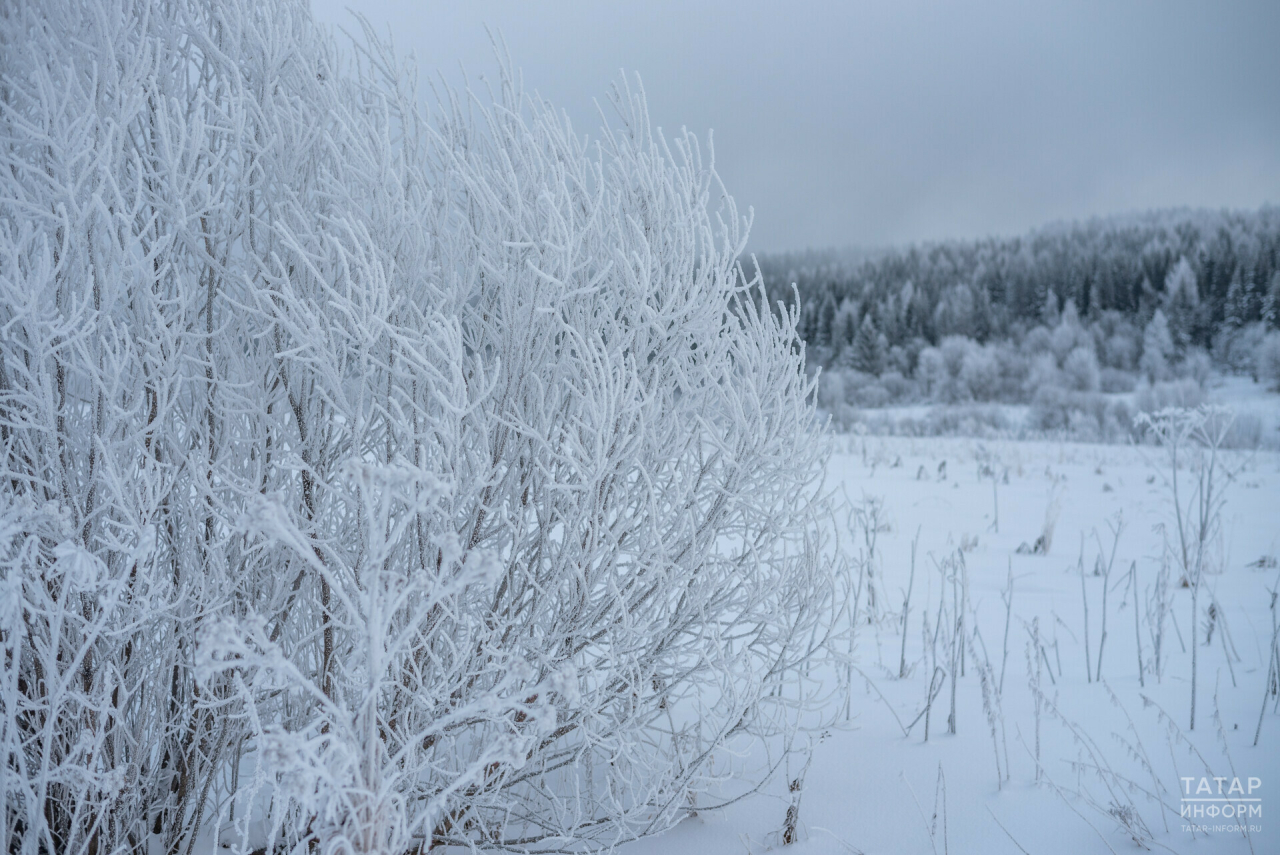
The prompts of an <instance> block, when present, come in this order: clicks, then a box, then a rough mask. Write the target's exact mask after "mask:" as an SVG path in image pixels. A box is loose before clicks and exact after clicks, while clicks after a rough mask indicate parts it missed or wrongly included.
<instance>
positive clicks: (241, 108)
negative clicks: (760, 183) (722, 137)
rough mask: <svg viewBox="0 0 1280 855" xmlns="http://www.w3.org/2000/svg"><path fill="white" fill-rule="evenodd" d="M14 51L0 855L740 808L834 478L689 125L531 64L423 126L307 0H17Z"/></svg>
mask: <svg viewBox="0 0 1280 855" xmlns="http://www.w3.org/2000/svg"><path fill="white" fill-rule="evenodd" d="M0 57H3V59H2V60H0V63H2V64H3V71H4V83H3V85H2V86H0V139H3V142H2V143H0V162H2V163H3V168H0V328H2V329H3V335H2V336H0V437H2V440H3V441H2V442H0V455H2V456H0V468H2V470H3V471H2V473H0V474H2V475H3V481H4V484H5V489H4V490H3V491H0V647H3V655H4V658H5V669H4V672H3V683H2V684H0V751H2V752H3V753H4V760H3V762H4V768H5V774H4V777H3V796H2V801H3V811H4V818H3V822H4V828H3V833H4V836H5V840H6V842H7V844H8V848H9V851H10V852H18V853H24V855H36V853H40V852H99V853H107V852H112V853H114V852H120V851H125V850H128V851H147V850H148V849H149V848H151V849H157V850H159V849H160V848H163V850H164V851H168V852H176V851H179V850H180V849H183V850H184V851H186V850H188V849H189V848H190V846H191V845H195V841H196V839H197V837H198V836H199V835H200V834H201V830H202V829H204V830H205V831H206V832H207V830H208V829H210V828H213V827H217V828H219V829H220V830H221V831H222V833H223V836H224V837H227V836H230V837H231V838H232V839H234V840H236V841H238V845H242V846H244V845H247V846H249V847H265V849H266V851H275V846H276V845H282V846H283V847H284V848H285V849H286V850H292V851H303V850H304V849H305V848H307V847H309V846H315V847H318V849H319V851H322V852H326V853H327V852H335V853H336V852H382V853H386V852H390V853H401V852H405V851H409V850H415V851H416V850H418V849H420V848H428V847H429V846H430V845H431V844H432V843H439V842H444V843H452V844H456V845H462V846H478V847H507V848H520V849H522V850H526V851H539V850H543V849H556V850H558V849H562V848H563V847H564V846H566V845H568V844H567V843H566V841H576V845H591V846H608V845H611V844H613V843H615V842H617V841H620V840H625V839H628V838H630V837H634V836H637V835H640V834H645V833H652V832H655V831H659V830H661V829H663V828H665V827H667V826H669V825H670V824H671V823H673V822H674V821H676V820H677V819H678V818H680V817H681V816H683V815H684V814H685V813H687V811H688V810H689V809H690V808H691V806H692V804H693V803H694V800H695V799H696V802H697V806H698V807H699V808H702V807H708V806H712V805H714V797H713V796H712V795H710V793H711V792H712V790H713V788H714V787H713V785H715V784H717V783H718V782H721V781H722V780H724V779H728V780H736V782H737V783H738V785H739V788H740V789H741V788H749V787H750V786H751V785H752V784H753V783H754V782H755V781H756V780H757V779H754V778H746V779H742V780H737V779H735V775H736V774H737V771H736V769H735V767H734V765H733V764H732V762H731V760H732V757H730V756H726V755H723V754H719V753H717V748H718V747H720V746H722V745H724V744H725V743H726V740H729V739H730V738H732V737H735V736H739V735H741V736H744V737H745V736H757V737H758V736H767V735H769V734H773V733H777V732H779V730H782V731H786V730H787V729H788V728H791V727H794V726H795V724H796V715H798V711H800V710H802V709H804V707H805V705H806V703H807V702H808V699H810V698H811V697H812V695H811V694H809V693H808V692H807V691H806V690H805V689H803V687H801V686H800V683H799V682H798V681H799V680H800V678H801V677H802V675H803V674H804V673H806V671H805V670H804V669H802V667H801V666H802V665H803V663H805V662H806V660H811V659H812V658H813V657H815V656H820V655H822V653H823V651H824V650H825V649H826V648H825V646H824V644H825V638H826V635H825V633H826V632H827V631H828V628H829V627H830V626H831V625H832V622H831V614H830V610H831V609H832V608H834V607H835V605H836V604H835V602H834V590H833V586H834V578H833V575H832V572H831V570H830V567H829V565H827V564H825V563H823V562H821V561H820V560H818V557H817V554H816V550H817V544H816V542H815V540H814V538H813V537H812V529H813V522H814V517H815V514H816V513H817V511H818V509H819V508H820V505H819V504H817V497H816V496H815V492H814V491H815V486H814V485H815V482H816V478H817V477H818V476H819V473H820V470H821V466H822V462H823V455H824V453H825V451H824V445H823V443H822V442H820V441H818V439H819V438H818V436H817V433H816V427H815V417H814V409H813V406H812V403H811V401H812V398H813V395H812V393H813V389H812V384H811V383H809V382H808V381H807V380H806V378H805V375H804V372H803V370H802V366H803V351H802V348H801V347H799V346H798V341H797V337H796V333H795V316H794V314H787V313H783V314H781V315H775V314H773V313H772V312H770V311H767V310H764V309H763V308H762V307H761V305H760V304H759V302H758V300H757V291H756V290H755V289H754V286H753V285H751V284H748V283H747V280H746V278H745V277H743V276H741V275H740V272H739V270H738V267H737V264H736V259H737V255H738V253H739V252H740V250H741V248H742V246H743V241H744V240H745V235H744V233H743V231H742V228H741V225H742V224H741V222H740V219H739V217H738V215H737V211H736V209H735V208H734V207H733V204H732V201H731V200H730V199H729V198H728V197H727V195H726V194H725V193H724V192H723V190H722V188H721V186H720V184H719V182H718V180H717V178H716V175H715V172H714V170H713V169H712V168H711V166H710V163H709V162H708V161H707V160H706V159H704V156H703V153H702V152H701V151H700V150H699V148H698V144H697V141H696V140H695V139H694V138H693V137H690V136H687V135H682V136H680V137H678V138H676V139H674V140H664V139H663V138H661V137H660V136H658V135H655V134H654V133H653V132H651V130H650V125H649V121H648V117H647V115H646V112H645V106H644V100H643V98H642V97H641V95H640V94H639V93H638V92H635V91H631V90H628V89H626V88H621V89H619V90H617V91H616V92H615V103H616V106H617V107H618V110H619V112H620V115H621V116H622V123H621V125H620V126H619V127H616V128H614V129H612V130H609V131H607V132H605V134H604V135H603V137H602V138H601V139H600V140H599V142H598V144H596V143H593V144H590V145H588V143H587V142H586V141H585V140H584V138H583V137H581V136H580V135H578V134H576V133H575V132H574V131H573V130H572V129H571V128H569V127H568V125H567V123H566V121H565V120H564V119H563V117H561V116H560V115H559V114H557V113H556V112H555V111H554V110H552V109H551V108H549V107H547V106H546V105H545V104H543V103H542V102H540V101H536V100H535V99H533V98H531V97H529V96H527V95H525V94H524V93H523V92H522V91H521V90H520V89H519V88H518V87H517V86H516V85H515V83H514V77H513V75H510V74H507V75H504V76H502V77H501V78H500V79H499V80H498V81H497V82H496V83H495V89H494V92H493V94H492V97H489V96H485V97H479V96H475V97H473V98H471V100H470V101H468V100H467V98H464V97H462V96H454V95H450V94H449V93H445V97H444V99H443V102H442V103H441V104H440V105H439V106H438V108H437V109H436V111H435V112H434V114H433V115H434V118H433V120H432V121H430V122H428V121H427V119H426V118H425V116H424V113H423V111H422V109H421V107H420V106H419V104H420V102H419V95H418V93H417V91H416V90H415V88H414V86H413V79H412V76H411V75H410V74H408V73H407V72H406V70H405V69H403V68H402V67H401V66H400V65H399V64H398V63H397V61H396V60H395V58H394V57H392V56H391V55H390V54H389V53H388V52H387V51H386V50H384V49H382V48H381V47H380V46H378V45H377V44H376V43H372V42H370V43H368V44H365V45H364V47H363V48H362V50H361V51H360V52H358V53H357V54H356V55H355V56H354V57H351V56H348V57H347V58H346V59H344V58H343V56H342V55H341V54H340V53H339V52H338V51H337V49H336V48H335V47H334V45H333V44H332V43H331V42H330V41H329V39H328V37H327V36H326V35H325V33H323V32H322V31H320V30H319V29H317V27H316V25H315V24H314V23H313V22H312V21H311V19H310V16H309V14H308V13H307V11H306V8H305V4H303V3H302V2H300V0H299V2H290V0H282V2H278V3H273V4H256V3H250V2H247V0H246V2H235V0H220V2H216V3H215V2H200V0H175V2H171V3H166V4H146V3H138V4H128V3H119V4H117V3H106V2H104V3H101V4H97V3H84V2H79V0H74V2H73V0H65V2H56V0H55V1H54V2H39V3H37V2H26V0H19V2H15V3H10V4H8V5H7V6H6V7H5V10H4V12H3V13H0ZM784 744H785V743H784ZM712 758H717V759H716V761H715V765H714V767H713V766H712V765H711V760H712ZM721 792H724V791H721ZM728 795H730V796H731V795H732V792H729V793H728ZM233 809H234V817H235V819H234V823H232V821H231V816H232V811H233ZM259 827H261V828H265V829H267V832H266V835H267V836H266V837H265V838H261V837H257V836H255V837H250V832H251V831H252V832H253V834H254V835H257V834H258V831H257V829H258V828H259ZM153 834H154V835H158V837H152V835H153ZM205 839H207V838H205Z"/></svg>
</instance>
